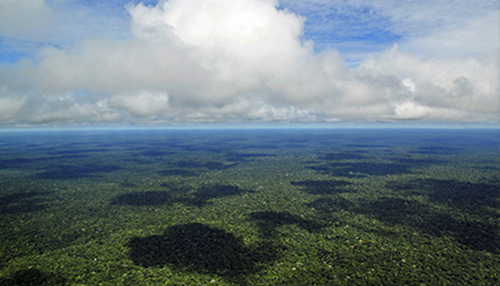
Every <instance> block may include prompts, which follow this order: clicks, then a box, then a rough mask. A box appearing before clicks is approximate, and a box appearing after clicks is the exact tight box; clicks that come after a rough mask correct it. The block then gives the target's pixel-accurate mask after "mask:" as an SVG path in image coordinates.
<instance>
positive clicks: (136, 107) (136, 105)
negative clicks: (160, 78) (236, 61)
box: [109, 91, 168, 116]
mask: <svg viewBox="0 0 500 286" xmlns="http://www.w3.org/2000/svg"><path fill="white" fill-rule="evenodd" d="M109 106H110V107H113V108H123V109H125V110H126V111H128V112H130V113H132V114H134V115H138V116H151V115H155V114H157V113H160V112H165V111H166V110H167V108H168V94H166V93H155V92H147V91H142V92H140V93H138V94H132V95H130V94H121V95H113V96H112V97H111V98H110V100H109Z"/></svg>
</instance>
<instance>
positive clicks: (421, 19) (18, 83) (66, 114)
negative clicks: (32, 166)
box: [0, 0, 500, 127]
mask: <svg viewBox="0 0 500 286" xmlns="http://www.w3.org/2000/svg"><path fill="white" fill-rule="evenodd" d="M499 6H500V3H499V2H498V1H490V0H480V1H465V0H452V1H430V0H422V1H413V0H400V1H395V0H384V1H382V0H372V1H367V0H309V1H304V0H281V1H276V0H234V1H223V0H170V1H163V0H161V1H160V2H158V1H151V0H146V1H140V0H133V1H129V0H114V1H113V0H112V1H104V0H88V1H84V0H0V126H7V127H8V126H30V127H31V126H35V127H36V126H80V125H88V124H97V125H99V124H102V125H108V124H110V125H136V124H137V125H156V124H166V125H168V124H205V123H210V124H213V123H217V124H226V123H229V124H232V123H243V124H245V123H252V124H254V123H257V124H260V123H269V124H271V123H272V124H276V123H278V124H281V123H284V124H286V123H294V124H307V123H309V122H311V123H315V122H316V123H323V124H329V123H335V122H344V123H345V122H359V123H360V124H361V123H362V124H370V122H425V124H428V123H432V122H444V123H445V124H446V123H447V122H455V123H456V122H466V123H471V122H477V123H482V124H488V123H492V124H496V123H497V122H498V112H499V111H500V110H499V109H500V108H499V102H498V98H499V97H500V95H499V90H500V88H499V86H500V83H499V79H498V72H499V63H498V58H499V55H498V54H499V50H500V46H499V42H500V38H499V34H500V20H499V17H500V16H499Z"/></svg>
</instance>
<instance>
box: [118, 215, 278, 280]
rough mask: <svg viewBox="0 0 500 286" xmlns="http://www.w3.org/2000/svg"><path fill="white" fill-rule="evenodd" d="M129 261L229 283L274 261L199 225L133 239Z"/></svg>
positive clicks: (238, 240) (271, 256) (269, 255)
mask: <svg viewBox="0 0 500 286" xmlns="http://www.w3.org/2000/svg"><path fill="white" fill-rule="evenodd" d="M128 247H129V248H130V252H129V256H130V259H131V260H132V261H133V262H134V263H135V264H136V265H139V266H142V267H153V266H159V267H163V266H166V267H169V268H172V269H175V270H178V271H187V272H197V273H203V274H216V275H219V276H221V277H223V278H226V279H229V280H232V282H240V283H242V282H243V281H244V276H246V275H248V274H251V273H255V272H257V271H259V270H260V264H261V263H267V262H269V261H274V259H275V258H276V255H275V254H274V253H272V252H263V251H260V250H254V249H251V248H250V247H248V246H246V245H245V243H244V242H243V240H242V239H241V238H238V237H236V236H234V235H233V234H231V233H229V232H226V231H224V230H221V229H218V228H214V227H211V226H208V225H205V224H201V223H188V224H182V225H175V226H171V227H169V228H167V230H166V231H165V232H164V234H163V235H152V236H148V237H133V238H131V239H130V240H129V243H128Z"/></svg>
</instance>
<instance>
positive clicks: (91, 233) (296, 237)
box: [0, 131, 500, 285]
mask: <svg viewBox="0 0 500 286" xmlns="http://www.w3.org/2000/svg"><path fill="white" fill-rule="evenodd" d="M308 132H309V133H307V134H303V132H299V131H289V132H281V133H280V132H269V131H268V132H264V131H260V132H257V131H255V132H254V133H252V132H247V133H245V132H240V133H238V132H229V131H226V132H216V131H210V132H209V131H205V133H204V132H201V133H189V132H181V131H178V132H170V133H168V132H167V133H166V134H163V133H160V132H159V131H158V133H154V132H152V131H151V133H147V132H144V133H138V134H128V133H124V134H121V133H119V134H113V135H112V136H109V137H108V136H105V134H92V133H90V134H88V133H85V132H83V133H71V134H60V135H58V136H59V137H57V136H56V137H55V138H54V136H52V137H50V136H44V137H36V136H34V137H33V138H31V137H30V138H26V137H22V136H21V135H17V136H10V137H9V136H5V137H4V138H1V139H0V147H1V149H0V150H1V152H0V186H1V188H0V230H1V232H0V242H1V243H0V285H500V274H499V273H500V172H499V170H500V156H499V150H498V145H497V144H498V137H497V135H498V134H497V133H496V134H495V132H492V133H493V134H490V133H491V131H490V133H485V134H482V133H481V134H480V135H481V136H480V137H475V135H477V134H476V133H474V132H465V131H464V132H463V133H459V134H456V133H452V132H449V133H438V134H437V135H436V134H435V135H428V134H427V133H425V132H423V131H421V132H420V133H419V132H417V131H415V132H413V133H412V132H408V134H404V136H401V134H399V133H398V132H390V131H378V133H377V132H374V131H358V132H352V133H349V131H308ZM443 134H444V135H443ZM471 134H472V135H471ZM26 136H27V135H26ZM40 136H41V135H40ZM488 140H489V141H488ZM34 142H37V144H35V143H34ZM450 142H451V143H450ZM30 283H31V284H30Z"/></svg>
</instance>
